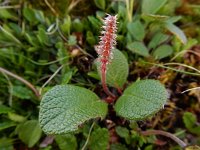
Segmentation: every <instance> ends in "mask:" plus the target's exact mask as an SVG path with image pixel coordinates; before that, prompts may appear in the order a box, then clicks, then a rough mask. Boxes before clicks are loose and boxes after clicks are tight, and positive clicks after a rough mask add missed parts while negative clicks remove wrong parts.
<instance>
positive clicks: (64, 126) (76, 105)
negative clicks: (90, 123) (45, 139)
mask: <svg viewBox="0 0 200 150" xmlns="http://www.w3.org/2000/svg"><path fill="white" fill-rule="evenodd" d="M106 113H107V104H106V103H104V102H101V101H100V100H99V97H98V96H97V95H96V94H94V93H93V92H91V91H89V90H87V89H84V88H82V87H77V86H73V85H58V86H55V87H54V88H52V89H51V90H49V91H48V92H47V93H46V94H45V95H44V96H43V98H42V101H41V104H40V113H39V121H40V125H41V127H42V129H43V130H44V132H46V133H48V134H61V133H68V132H72V131H76V130H77V129H78V126H79V125H81V124H82V123H84V122H85V121H87V120H89V119H91V118H96V117H101V118H103V117H104V116H105V115H106Z"/></svg>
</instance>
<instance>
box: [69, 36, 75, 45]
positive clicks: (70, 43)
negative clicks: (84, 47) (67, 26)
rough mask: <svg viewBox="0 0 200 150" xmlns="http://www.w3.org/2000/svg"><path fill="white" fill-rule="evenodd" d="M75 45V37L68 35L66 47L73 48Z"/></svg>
mask: <svg viewBox="0 0 200 150" xmlns="http://www.w3.org/2000/svg"><path fill="white" fill-rule="evenodd" d="M76 43H77V40H76V36H74V35H70V36H69V39H68V45H69V46H73V45H76Z"/></svg>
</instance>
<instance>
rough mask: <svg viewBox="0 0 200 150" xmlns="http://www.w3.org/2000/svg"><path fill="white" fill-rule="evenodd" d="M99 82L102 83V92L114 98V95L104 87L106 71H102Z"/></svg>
mask: <svg viewBox="0 0 200 150" xmlns="http://www.w3.org/2000/svg"><path fill="white" fill-rule="evenodd" d="M101 80H102V81H101V82H102V86H103V90H104V92H105V93H106V94H107V95H109V96H111V97H112V98H115V95H113V94H112V93H111V92H110V90H109V89H108V87H107V85H106V71H105V70H103V69H102V72H101Z"/></svg>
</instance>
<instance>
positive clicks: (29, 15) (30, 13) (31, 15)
mask: <svg viewBox="0 0 200 150" xmlns="http://www.w3.org/2000/svg"><path fill="white" fill-rule="evenodd" d="M23 15H24V17H25V18H26V19H27V20H28V21H29V22H35V21H36V20H37V19H36V17H35V12H34V10H33V9H31V8H28V7H25V8H24V9H23Z"/></svg>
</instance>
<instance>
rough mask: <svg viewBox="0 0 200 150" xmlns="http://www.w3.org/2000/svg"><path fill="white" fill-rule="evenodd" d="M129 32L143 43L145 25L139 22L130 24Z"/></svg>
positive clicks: (128, 25)
mask: <svg viewBox="0 0 200 150" xmlns="http://www.w3.org/2000/svg"><path fill="white" fill-rule="evenodd" d="M127 29H128V32H130V33H131V35H132V36H133V37H134V38H135V39H136V40H138V41H142V40H143V39H144V37H145V28H144V25H143V24H142V23H141V22H140V21H139V20H137V21H135V22H130V23H128V24H127Z"/></svg>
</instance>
